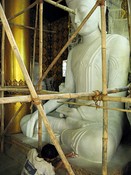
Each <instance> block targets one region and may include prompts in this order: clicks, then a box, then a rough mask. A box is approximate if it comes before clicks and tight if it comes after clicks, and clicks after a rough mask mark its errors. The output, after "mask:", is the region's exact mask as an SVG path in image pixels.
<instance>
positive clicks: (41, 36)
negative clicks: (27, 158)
mask: <svg viewBox="0 0 131 175" xmlns="http://www.w3.org/2000/svg"><path fill="white" fill-rule="evenodd" d="M39 28H40V30H39V78H40V77H41V76H42V58H43V32H42V31H43V2H41V3H40V4H39ZM38 90H42V82H41V83H40V84H39V87H38ZM38 148H39V149H41V148H42V118H41V116H40V113H39V117H38Z"/></svg>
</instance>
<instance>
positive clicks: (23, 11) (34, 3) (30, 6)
mask: <svg viewBox="0 0 131 175" xmlns="http://www.w3.org/2000/svg"><path fill="white" fill-rule="evenodd" d="M37 3H38V1H37V0H36V1H35V2H33V3H32V4H31V5H29V6H28V7H27V8H25V9H24V10H22V11H20V12H18V13H17V14H15V15H14V16H12V17H9V18H8V19H7V20H8V21H10V20H12V19H14V18H16V17H17V16H19V15H21V14H23V13H25V12H26V11H28V10H30V9H31V8H33V7H34V6H35V5H36V4H37Z"/></svg>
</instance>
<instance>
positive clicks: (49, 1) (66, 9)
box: [44, 0, 75, 14]
mask: <svg viewBox="0 0 131 175" xmlns="http://www.w3.org/2000/svg"><path fill="white" fill-rule="evenodd" d="M44 1H45V2H47V3H49V4H52V5H54V6H56V7H58V8H61V9H62V10H65V11H67V12H69V13H73V14H75V12H74V10H72V9H70V8H68V7H66V6H64V5H61V4H59V3H58V2H55V1H52V0H44Z"/></svg>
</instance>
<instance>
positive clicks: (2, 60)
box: [1, 0, 5, 152]
mask: <svg viewBox="0 0 131 175" xmlns="http://www.w3.org/2000/svg"><path fill="white" fill-rule="evenodd" d="M2 5H3V9H5V1H4V0H2ZM4 48H5V30H4V27H2V41H1V85H2V86H4V55H5V49H4ZM1 97H4V91H2V92H1ZM3 132H4V104H1V134H2V133H3ZM3 151H4V137H1V152H3Z"/></svg>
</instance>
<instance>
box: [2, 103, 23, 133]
mask: <svg viewBox="0 0 131 175" xmlns="http://www.w3.org/2000/svg"><path fill="white" fill-rule="evenodd" d="M24 106H25V103H23V104H22V105H21V106H20V107H19V109H18V110H17V111H16V113H15V114H14V116H13V117H12V118H11V120H10V121H9V123H8V125H7V126H6V128H5V130H4V132H3V133H2V136H4V135H5V134H6V132H7V130H8V128H9V127H10V125H11V124H12V123H13V121H14V119H15V118H16V117H17V115H18V114H19V112H20V111H21V109H22V108H23V107H24Z"/></svg>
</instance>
